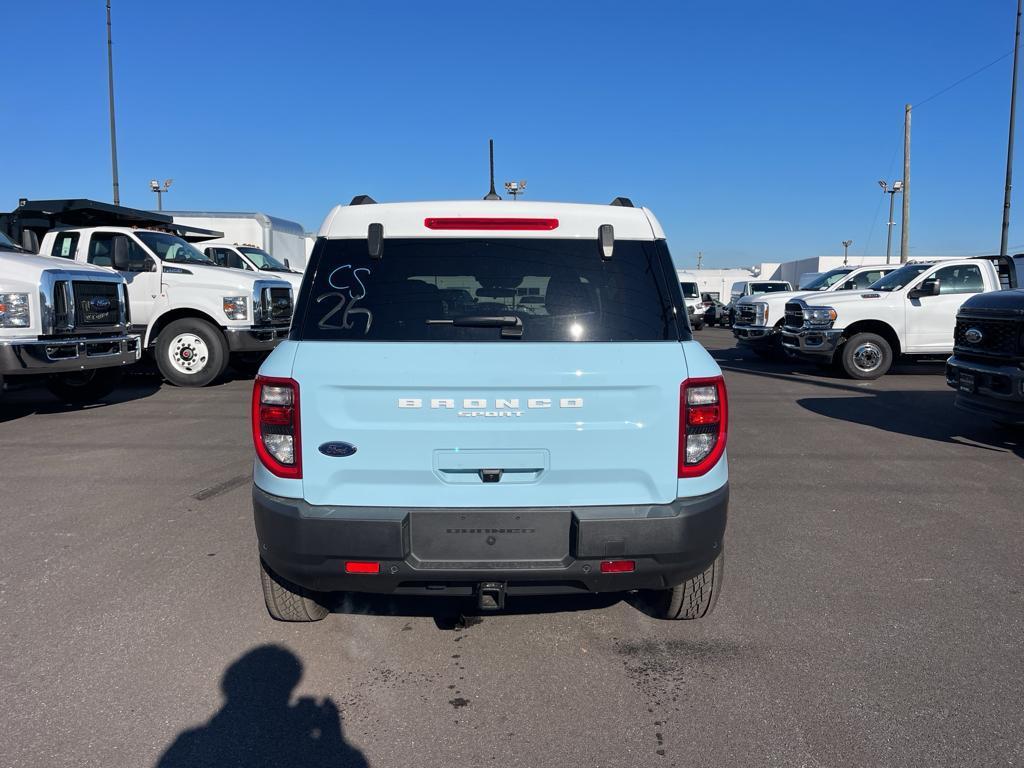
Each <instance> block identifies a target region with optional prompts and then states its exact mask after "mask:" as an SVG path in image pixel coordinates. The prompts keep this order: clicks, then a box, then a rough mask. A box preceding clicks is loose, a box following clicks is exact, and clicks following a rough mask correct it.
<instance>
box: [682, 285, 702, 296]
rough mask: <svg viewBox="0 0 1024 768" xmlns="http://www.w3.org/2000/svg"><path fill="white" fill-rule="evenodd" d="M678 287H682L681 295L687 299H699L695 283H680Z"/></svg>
mask: <svg viewBox="0 0 1024 768" xmlns="http://www.w3.org/2000/svg"><path fill="white" fill-rule="evenodd" d="M679 287H680V288H682V289H683V296H684V297H685V298H687V299H699V298H700V292H699V291H698V290H697V284H696V283H680V284H679Z"/></svg>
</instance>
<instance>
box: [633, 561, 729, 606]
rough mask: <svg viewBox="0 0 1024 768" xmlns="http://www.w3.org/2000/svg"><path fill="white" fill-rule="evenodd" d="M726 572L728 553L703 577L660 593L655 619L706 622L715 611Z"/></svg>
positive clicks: (701, 575)
mask: <svg viewBox="0 0 1024 768" xmlns="http://www.w3.org/2000/svg"><path fill="white" fill-rule="evenodd" d="M724 571H725V552H719V553H718V557H716V558H715V562H713V563H712V564H711V565H709V566H708V567H707V569H706V570H705V571H704V572H703V573H699V574H697V575H696V576H694V577H693V578H692V579H687V580H686V581H684V582H683V583H682V584H679V585H677V586H674V587H672V588H671V589H662V590H658V591H657V592H656V593H655V599H654V602H653V604H652V606H651V608H652V609H653V610H652V612H653V614H654V616H656V617H657V618H659V619H670V620H676V619H702V618H704V617H705V616H707V615H708V614H710V613H711V612H712V611H713V610H715V603H717V602H718V593H719V592H721V591H722V574H723V572H724Z"/></svg>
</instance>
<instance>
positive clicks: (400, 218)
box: [319, 198, 665, 240]
mask: <svg viewBox="0 0 1024 768" xmlns="http://www.w3.org/2000/svg"><path fill="white" fill-rule="evenodd" d="M357 199H359V198H357ZM428 219H512V220H515V219H545V220H549V221H547V222H546V223H545V225H544V228H543V229H517V228H513V227H511V226H510V227H508V228H502V227H501V225H500V222H496V223H493V224H492V225H490V226H487V227H485V228H476V229H473V228H470V227H468V226H459V227H458V228H456V229H451V228H448V227H450V226H451V224H447V225H446V224H443V223H442V224H440V225H437V224H435V226H436V227H437V228H431V227H429V226H427V220H428ZM374 223H379V224H382V225H383V227H384V236H385V237H480V236H482V235H486V236H487V237H491V238H493V237H516V238H528V237H539V238H546V239H563V238H591V239H596V238H597V230H598V227H600V226H601V225H603V224H611V225H612V227H613V228H614V234H615V238H616V239H620V240H660V239H663V238H664V237H665V233H664V231H663V230H662V228H661V225H660V224H659V223H658V220H657V219H656V218H655V217H654V214H652V213H651V212H650V211H649V210H648V209H646V208H633V207H629V206H626V205H585V204H578V203H545V202H539V201H529V202H526V201H518V200H517V201H511V200H443V201H433V202H432V201H425V202H416V203H362V204H355V205H337V206H335V207H334V208H333V209H332V210H331V212H330V213H329V214H327V218H326V219H324V223H323V225H322V226H321V227H320V232H319V236H320V237H326V238H331V239H340V238H365V237H366V233H367V229H368V227H369V226H370V224H374ZM492 227H493V228H492Z"/></svg>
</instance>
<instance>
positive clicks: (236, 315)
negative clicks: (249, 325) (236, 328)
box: [224, 296, 249, 320]
mask: <svg viewBox="0 0 1024 768" xmlns="http://www.w3.org/2000/svg"><path fill="white" fill-rule="evenodd" d="M224 314H225V315H227V318H228V320H245V318H247V317H248V316H249V297H248V296H225V297H224Z"/></svg>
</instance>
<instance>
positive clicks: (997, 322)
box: [946, 257, 1024, 427]
mask: <svg viewBox="0 0 1024 768" xmlns="http://www.w3.org/2000/svg"><path fill="white" fill-rule="evenodd" d="M1017 261H1018V266H1019V261H1020V259H1019V257H1018V259H1017ZM1010 263H1011V264H1012V262H1010ZM1008 272H1009V275H1010V280H1009V286H1008V287H1009V289H1010V290H1002V291H996V292H993V293H982V294H979V295H977V296H972V297H970V298H969V299H968V300H967V301H965V302H964V303H963V304H962V305H961V306H960V311H959V312H958V313H957V316H956V329H955V331H954V335H953V356H952V357H950V358H949V360H947V361H946V383H947V384H948V385H949V386H951V387H953V388H954V389H955V390H956V391H957V393H956V401H955V403H956V407H957V408H960V409H962V410H965V411H970V412H971V413H976V414H978V415H980V416H986V417H988V418H991V419H993V420H994V421H996V422H998V423H1000V424H1007V425H1013V426H1017V427H1020V426H1024V290H1021V288H1020V287H1019V282H1018V279H1019V278H1018V275H1019V271H1018V270H1008Z"/></svg>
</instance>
